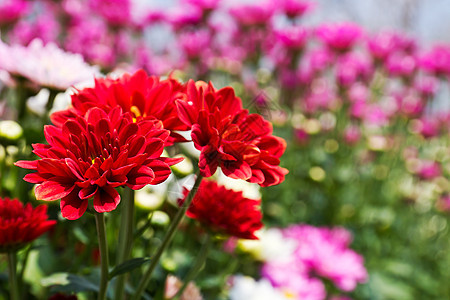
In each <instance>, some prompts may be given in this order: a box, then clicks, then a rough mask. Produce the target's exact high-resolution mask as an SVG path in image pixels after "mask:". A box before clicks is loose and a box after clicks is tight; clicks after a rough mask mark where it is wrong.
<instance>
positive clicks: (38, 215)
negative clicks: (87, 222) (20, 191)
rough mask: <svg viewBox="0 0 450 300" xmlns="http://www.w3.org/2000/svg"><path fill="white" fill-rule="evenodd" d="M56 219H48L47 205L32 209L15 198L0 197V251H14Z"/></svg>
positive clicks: (46, 228)
mask: <svg viewBox="0 0 450 300" xmlns="http://www.w3.org/2000/svg"><path fill="white" fill-rule="evenodd" d="M55 224H56V221H52V220H48V216H47V206H44V205H40V206H38V207H36V208H34V209H33V207H32V206H31V204H29V203H28V204H27V205H25V207H24V206H23V204H22V202H20V201H19V200H17V199H13V200H10V199H8V198H5V199H2V198H0V252H7V251H15V250H18V249H20V248H22V247H23V246H25V245H26V244H27V243H30V242H32V241H33V240H35V239H37V238H38V237H39V236H41V235H42V234H44V233H45V232H47V231H48V230H50V229H51V228H52V227H53V226H54V225H55Z"/></svg>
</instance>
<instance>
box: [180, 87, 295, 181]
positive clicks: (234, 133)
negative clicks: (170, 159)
mask: <svg viewBox="0 0 450 300" xmlns="http://www.w3.org/2000/svg"><path fill="white" fill-rule="evenodd" d="M177 106H178V113H179V116H180V119H181V120H182V121H183V122H184V123H185V124H186V125H189V126H190V127H191V128H192V133H191V136H192V141H193V142H194V145H195V147H196V148H197V149H198V150H200V151H201V154H200V161H199V168H200V172H201V175H202V176H205V177H210V176H212V175H213V174H214V173H215V172H216V170H217V167H220V168H221V169H222V171H223V173H224V174H225V175H227V176H229V177H231V178H235V179H243V180H247V181H249V182H253V183H258V184H259V185H261V186H270V185H275V184H279V183H281V182H282V181H283V180H284V176H285V175H286V174H287V173H288V171H287V170H286V169H284V168H281V167H280V166H279V164H280V160H279V158H280V156H281V155H282V154H283V152H284V150H285V149H286V143H285V141H284V140H283V139H281V138H278V137H275V136H273V135H272V124H271V123H270V122H268V121H266V120H264V119H263V117H261V116H260V115H258V114H249V113H248V111H247V110H246V109H243V108H242V103H241V99H240V98H238V97H236V96H235V94H234V90H233V89H232V88H230V87H226V88H223V89H220V90H216V89H215V88H214V87H213V86H212V84H211V83H210V84H206V83H204V82H197V83H194V82H193V81H190V82H189V83H188V84H187V98H186V99H184V100H178V101H177Z"/></svg>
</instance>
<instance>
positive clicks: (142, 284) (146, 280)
mask: <svg viewBox="0 0 450 300" xmlns="http://www.w3.org/2000/svg"><path fill="white" fill-rule="evenodd" d="M202 179H203V177H202V176H201V175H200V174H197V179H196V180H195V183H194V186H193V187H192V190H191V191H190V192H189V194H188V196H187V198H186V200H185V202H184V203H183V205H182V206H181V207H180V208H179V209H178V212H177V214H176V215H175V217H174V219H173V220H172V222H171V223H170V226H169V228H168V230H167V233H166V235H165V236H164V240H163V241H162V244H161V246H160V247H159V248H158V251H157V252H156V253H155V255H154V256H153V257H152V261H151V262H150V266H149V267H148V269H147V271H146V272H145V274H144V276H143V277H142V279H141V281H140V282H139V286H138V288H137V290H136V292H135V294H134V296H133V298H132V299H135V300H138V299H141V296H142V294H143V293H144V290H145V288H146V287H147V285H148V283H149V282H150V279H151V277H152V273H153V270H154V269H155V267H156V265H157V264H158V262H159V259H160V257H161V255H162V254H163V252H164V250H165V249H166V248H167V246H168V245H169V243H170V241H172V238H173V236H174V234H175V231H176V229H177V227H178V224H180V222H181V220H182V219H183V217H184V215H185V214H186V211H187V209H188V207H189V205H190V204H191V202H192V199H194V195H195V193H196V192H197V189H198V187H199V185H200V182H201V181H202Z"/></svg>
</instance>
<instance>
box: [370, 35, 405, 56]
mask: <svg viewBox="0 0 450 300" xmlns="http://www.w3.org/2000/svg"><path fill="white" fill-rule="evenodd" d="M367 44H368V49H369V51H370V53H371V54H372V57H374V58H375V59H376V60H378V61H381V62H384V61H386V59H387V58H388V57H389V56H390V55H392V54H393V53H394V52H396V51H397V50H398V48H399V44H400V37H399V35H398V34H397V33H394V32H388V31H383V32H380V33H378V34H376V35H374V36H372V37H370V38H369V39H368V41H367Z"/></svg>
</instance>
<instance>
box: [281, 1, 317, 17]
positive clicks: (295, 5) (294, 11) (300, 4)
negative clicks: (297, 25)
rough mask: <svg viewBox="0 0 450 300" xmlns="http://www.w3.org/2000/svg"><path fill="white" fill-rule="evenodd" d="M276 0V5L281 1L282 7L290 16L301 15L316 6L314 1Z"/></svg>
mask: <svg viewBox="0 0 450 300" xmlns="http://www.w3.org/2000/svg"><path fill="white" fill-rule="evenodd" d="M274 2H275V3H276V5H279V4H280V2H281V9H282V11H283V12H284V13H285V14H286V16H288V17H289V18H296V17H301V16H303V15H304V14H305V13H306V12H308V11H309V10H311V9H312V8H313V7H314V6H315V4H314V3H312V2H310V1H305V0H282V1H279V2H278V1H274Z"/></svg>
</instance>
